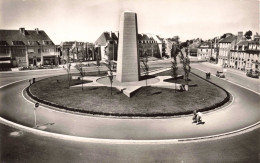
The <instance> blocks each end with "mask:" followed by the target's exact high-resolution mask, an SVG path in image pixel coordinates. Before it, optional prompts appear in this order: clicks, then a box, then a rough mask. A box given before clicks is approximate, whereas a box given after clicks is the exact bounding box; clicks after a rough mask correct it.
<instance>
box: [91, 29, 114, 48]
mask: <svg viewBox="0 0 260 163" xmlns="http://www.w3.org/2000/svg"><path fill="white" fill-rule="evenodd" d="M108 40H113V41H115V40H116V41H118V37H117V35H116V34H115V33H114V32H111V33H109V32H103V33H102V34H101V35H100V36H99V38H98V39H97V40H96V41H95V44H96V45H101V46H106V44H107V41H108Z"/></svg>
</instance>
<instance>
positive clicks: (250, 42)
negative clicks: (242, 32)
mask: <svg viewBox="0 0 260 163" xmlns="http://www.w3.org/2000/svg"><path fill="white" fill-rule="evenodd" d="M248 43H249V44H258V45H259V44H260V42H259V41H256V40H252V41H248Z"/></svg>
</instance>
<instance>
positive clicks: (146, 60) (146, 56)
mask: <svg viewBox="0 0 260 163" xmlns="http://www.w3.org/2000/svg"><path fill="white" fill-rule="evenodd" d="M142 63H143V65H141V67H142V69H143V71H144V74H145V83H146V84H145V85H146V87H147V78H148V75H149V65H148V54H147V53H146V52H144V58H143V59H142Z"/></svg>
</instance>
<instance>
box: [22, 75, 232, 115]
mask: <svg viewBox="0 0 260 163" xmlns="http://www.w3.org/2000/svg"><path fill="white" fill-rule="evenodd" d="M192 74H193V75H195V76H197V77H199V78H201V79H203V80H205V79H204V78H202V77H201V76H198V75H196V74H194V73H192ZM41 80H44V79H41ZM205 81H207V82H209V83H210V84H213V85H214V86H216V87H218V88H220V89H222V90H223V91H224V92H225V93H226V97H225V98H224V99H223V100H222V101H220V102H218V103H216V104H214V105H212V106H208V107H204V108H201V109H198V111H201V112H205V111H209V110H215V109H216V108H219V107H221V106H223V105H224V104H226V103H227V102H228V101H229V100H230V93H229V92H227V91H226V90H225V89H224V88H222V87H220V86H218V85H216V84H215V83H212V82H210V81H208V80H205ZM25 90H26V93H27V95H28V96H29V97H30V98H32V99H33V100H35V101H37V102H40V103H43V104H45V105H49V106H52V107H55V108H57V109H58V110H62V111H64V110H65V111H69V112H72V113H75V112H76V113H83V114H88V115H99V116H112V117H128V118H146V117H147V118H158V117H174V116H184V115H190V114H192V113H193V111H187V112H178V113H154V114H127V113H108V112H95V111H89V110H80V109H75V108H71V107H67V106H62V105H59V104H56V103H53V102H50V101H46V100H43V99H40V98H38V97H37V96H35V95H33V94H32V93H31V91H30V86H28V87H26V89H25Z"/></svg>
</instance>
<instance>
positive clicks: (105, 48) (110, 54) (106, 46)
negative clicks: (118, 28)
mask: <svg viewBox="0 0 260 163" xmlns="http://www.w3.org/2000/svg"><path fill="white" fill-rule="evenodd" d="M118 36H119V35H118V33H115V32H103V33H102V34H101V35H100V36H99V38H98V39H97V40H96V41H95V43H94V44H95V46H96V47H98V48H100V49H99V50H97V51H100V53H101V54H100V57H101V58H100V59H101V60H117V48H118Z"/></svg>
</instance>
